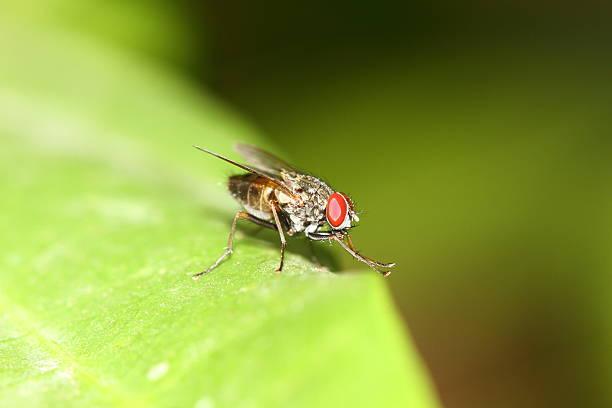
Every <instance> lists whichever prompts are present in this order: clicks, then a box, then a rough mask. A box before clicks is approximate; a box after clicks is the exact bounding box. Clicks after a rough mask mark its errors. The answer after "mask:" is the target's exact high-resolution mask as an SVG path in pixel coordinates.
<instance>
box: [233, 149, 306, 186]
mask: <svg viewBox="0 0 612 408" xmlns="http://www.w3.org/2000/svg"><path fill="white" fill-rule="evenodd" d="M235 149H236V151H237V152H238V153H239V154H240V155H241V156H242V157H244V159H245V160H246V161H247V163H249V164H250V165H251V166H253V167H255V168H256V169H258V170H261V171H262V172H263V173H266V174H269V175H271V176H273V177H275V178H280V173H281V170H288V171H292V172H297V170H295V169H294V168H293V166H291V165H290V164H289V163H287V162H286V161H284V160H282V159H279V158H278V157H276V156H274V155H273V154H270V153H268V152H264V151H263V150H261V149H259V148H257V147H255V146H251V145H248V144H244V143H237V144H236V145H235Z"/></svg>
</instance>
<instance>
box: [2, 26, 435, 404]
mask: <svg viewBox="0 0 612 408" xmlns="http://www.w3.org/2000/svg"><path fill="white" fill-rule="evenodd" d="M0 58H1V59H2V61H3V63H2V64H0V137H1V141H2V149H1V150H0V174H1V176H0V177H1V180H2V182H1V183H0V196H1V197H2V199H1V200H0V211H1V213H2V214H3V216H2V218H1V221H0V222H1V225H0V244H1V247H2V252H1V253H0V270H1V271H2V272H1V273H0V287H1V288H2V291H1V292H0V361H1V364H0V406H3V407H11V406H15V407H21V406H28V407H38V406H41V407H42V406H44V407H49V406H58V407H65V406H78V407H86V406H96V407H107V406H108V407H113V406H125V407H149V406H167V407H188V406H191V407H199V408H203V407H274V406H291V407H313V406H330V407H334V406H352V407H357V406H363V407H371V406H401V407H409V406H412V407H430V406H431V407H433V406H436V402H435V398H434V397H433V394H432V392H431V391H430V386H429V384H428V381H427V379H426V377H425V376H424V374H423V370H422V366H421V363H420V361H419V359H418V357H417V356H416V353H415V352H414V350H413V348H412V347H411V345H410V343H409V342H408V341H407V339H406V338H405V337H404V333H403V329H402V327H401V325H400V323H399V320H398V318H397V315H396V313H395V311H394V308H393V306H392V305H391V302H390V300H389V296H388V293H387V290H386V288H385V285H384V281H383V279H382V278H381V277H380V276H378V275H376V274H375V273H373V272H371V271H363V272H362V273H346V274H332V273H330V272H326V271H325V270H322V269H317V268H315V267H313V266H312V265H311V264H310V263H309V262H308V261H307V260H306V259H305V258H304V257H303V256H301V255H300V254H298V253H292V252H291V250H292V247H294V246H298V245H297V243H296V241H295V240H290V242H289V254H288V259H287V264H286V269H285V272H283V274H281V275H276V274H274V273H272V271H273V270H274V268H275V267H276V265H277V262H278V243H277V241H276V237H275V236H274V235H273V234H271V235H261V236H259V235H255V236H253V235H248V234H244V233H239V234H238V235H237V239H236V252H235V253H234V255H233V256H232V257H231V258H230V259H229V260H227V261H226V262H224V263H223V264H222V265H221V266H220V267H219V268H218V269H216V270H215V271H214V272H213V273H211V274H209V275H207V276H205V277H204V278H202V279H200V280H199V281H193V280H192V279H191V275H192V274H193V273H194V272H197V271H199V270H201V269H202V268H204V267H206V266H207V265H208V264H210V263H211V262H212V261H213V260H214V259H215V258H216V257H217V256H218V255H219V253H220V252H221V251H222V248H223V247H224V245H226V239H227V234H228V229H229V224H230V221H231V217H232V214H233V212H234V211H235V210H236V208H237V206H236V204H235V203H234V202H233V201H232V199H231V197H229V195H228V194H227V193H226V191H225V186H224V182H223V180H224V179H225V177H226V175H227V174H231V173H232V172H233V171H234V169H231V168H228V166H227V165H226V164H225V163H223V162H221V161H219V160H215V159H214V158H211V157H209V156H205V155H203V154H202V153H200V152H197V151H196V150H194V149H192V148H191V145H192V144H196V143H197V144H202V145H204V146H207V147H209V148H211V149H212V150H215V151H219V152H221V153H226V154H230V152H231V145H232V144H233V143H234V142H235V141H237V140H242V141H249V142H251V143H257V144H259V145H262V144H265V143H262V141H261V140H260V139H259V138H258V136H257V135H256V134H255V132H254V131H253V130H252V129H251V128H250V127H249V126H247V125H246V124H245V123H244V122H243V121H242V120H240V119H239V118H237V117H236V116H235V115H233V114H232V113H231V112H229V111H228V110H227V109H225V108H224V107H223V106H221V105H220V104H219V103H218V102H217V101H215V100H214V99H213V98H210V97H207V96H206V95H204V94H202V93H201V92H200V91H199V90H196V89H195V87H194V86H193V85H191V84H189V83H186V82H184V81H182V80H180V79H179V78H177V77H176V76H174V75H172V74H171V73H169V72H167V71H164V70H163V69H159V68H155V67H154V66H150V65H149V64H147V63H145V62H143V61H137V60H135V59H133V58H132V57H130V55H129V54H125V53H124V52H122V51H119V50H116V49H104V48H102V47H101V46H100V44H98V45H97V46H96V45H94V44H93V43H89V42H88V41H87V40H85V39H83V38H76V37H73V36H71V35H69V34H67V33H65V32H62V31H59V30H58V31H52V30H50V29H49V28H48V27H47V29H45V30H40V31H39V30H38V29H36V28H35V27H34V26H30V27H28V26H26V25H22V24H14V23H13V22H11V21H8V20H3V21H0Z"/></svg>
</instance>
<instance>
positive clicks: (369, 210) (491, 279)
mask: <svg viewBox="0 0 612 408" xmlns="http://www.w3.org/2000/svg"><path fill="white" fill-rule="evenodd" d="M611 11H612V8H611V7H609V5H604V4H603V3H599V2H581V3H573V2H568V3H559V2H552V1H536V2H479V1H475V2H458V3H457V2H450V1H437V2H394V1H381V2H375V3H371V2H323V1H314V2H299V3H297V4H296V3H294V2H289V3H287V2H281V1H264V2H256V3H253V2H248V1H233V2H224V1H215V2H212V3H210V4H209V7H205V8H202V9H201V13H200V14H196V16H197V17H196V18H194V19H192V21H193V22H194V24H193V26H198V23H199V22H201V23H202V24H203V25H202V26H200V27H205V29H203V31H202V32H204V33H206V38H208V40H209V43H208V46H209V49H208V53H207V55H208V58H209V59H210V60H209V62H210V64H208V69H207V70H205V71H204V74H203V75H202V78H203V81H204V83H207V84H213V85H214V86H215V89H216V90H217V92H218V94H219V95H221V96H222V98H223V99H224V100H227V101H229V102H231V103H232V104H233V105H235V106H238V107H240V108H241V110H242V112H244V113H246V114H248V115H249V116H250V118H251V119H252V120H254V121H255V122H256V123H258V124H259V126H260V127H261V128H262V129H263V130H264V132H265V133H266V134H268V135H270V137H272V138H273V139H274V140H275V141H276V142H277V143H278V144H280V145H282V146H284V147H285V151H286V152H287V154H288V155H289V157H290V158H291V159H293V161H294V162H295V163H297V164H298V165H300V166H302V167H304V168H306V169H310V170H311V171H312V172H313V173H314V174H316V175H320V176H322V177H324V178H326V179H327V180H329V182H330V183H332V185H333V186H335V188H337V189H340V190H341V191H344V192H347V193H348V194H350V196H351V197H352V198H353V200H354V201H355V203H356V205H357V206H358V208H359V209H360V210H363V211H364V214H363V216H362V217H361V225H360V227H359V228H357V229H356V230H355V232H354V233H353V236H354V239H355V242H356V243H357V245H358V247H359V248H361V249H362V250H363V251H364V253H366V254H368V255H369V256H372V257H375V258H377V259H383V260H393V261H396V262H397V263H398V267H397V270H396V271H395V272H394V273H393V274H392V275H391V277H390V279H389V281H388V284H389V287H390V288H391V290H392V291H393V294H394V295H395V301H396V303H397V305H398V306H399V308H400V310H401V312H402V314H403V316H404V318H405V322H406V324H407V325H408V326H409V327H410V328H411V330H412V334H413V336H414V339H415V341H416V344H417V346H418V348H419V350H420V351H421V353H422V355H423V356H424V358H425V361H426V363H427V365H428V367H429V370H430V373H431V375H432V377H433V380H434V382H435V384H436V386H437V389H438V391H439V393H440V395H441V399H442V401H443V403H444V404H445V405H446V406H448V407H461V408H478V407H482V408H485V407H544V406H547V407H550V406H557V407H559V406H568V407H576V406H610V403H611V401H610V400H609V399H607V397H608V395H607V391H608V389H609V381H610V377H609V376H608V375H607V374H608V373H607V371H608V366H609V351H610V347H611V346H612V343H610V342H609V341H608V340H607V338H608V336H607V335H606V333H607V330H608V326H609V324H608V322H607V320H608V319H609V314H608V310H609V307H610V305H609V301H608V300H607V299H606V298H607V296H606V295H607V293H608V290H609V287H610V286H609V270H610V269H609V268H610V255H609V253H610V251H609V246H610V242H611V241H610V226H611V225H610V214H611V213H610V209H611V204H610V203H611V198H612V196H611V193H612V191H611V189H610V187H611V185H612V182H611V180H612V179H611V176H612V172H611V170H612V149H611V148H612V132H611V130H612V116H611V114H612V110H611V109H612V104H611V102H612V75H611V73H612V47H610V44H612V42H611V40H612V36H611V33H612V29H611V25H610V23H611V22H612V20H611V19H610V16H611ZM337 256H338V257H339V258H340V259H341V260H342V266H343V268H351V267H355V264H354V261H353V260H352V259H350V258H349V257H347V256H345V255H343V254H340V253H338V254H337Z"/></svg>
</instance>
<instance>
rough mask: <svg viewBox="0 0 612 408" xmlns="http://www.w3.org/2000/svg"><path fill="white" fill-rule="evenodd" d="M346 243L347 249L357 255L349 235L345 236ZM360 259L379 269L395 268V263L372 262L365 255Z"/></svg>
mask: <svg viewBox="0 0 612 408" xmlns="http://www.w3.org/2000/svg"><path fill="white" fill-rule="evenodd" d="M346 242H348V245H349V247H350V248H351V249H352V250H353V251H354V252H355V253H358V252H357V250H356V249H355V246H354V245H353V240H352V239H351V236H350V235H347V236H346ZM360 256H361V257H363V258H365V259H367V260H368V261H370V262H371V263H373V264H374V265H378V266H380V267H383V268H393V267H394V266H395V263H382V262H378V261H375V260H373V259H372V258H368V257H367V256H365V255H360Z"/></svg>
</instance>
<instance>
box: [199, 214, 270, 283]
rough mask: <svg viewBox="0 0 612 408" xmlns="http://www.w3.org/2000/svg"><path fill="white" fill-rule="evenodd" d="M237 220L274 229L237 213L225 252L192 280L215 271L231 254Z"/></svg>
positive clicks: (254, 218) (267, 224)
mask: <svg viewBox="0 0 612 408" xmlns="http://www.w3.org/2000/svg"><path fill="white" fill-rule="evenodd" d="M238 218H244V219H245V220H249V221H251V222H254V223H255V224H257V225H260V226H262V227H267V228H270V229H276V226H275V225H274V224H272V223H269V222H267V221H264V220H260V219H259V218H257V217H254V216H252V215H251V214H249V213H246V212H244V211H239V212H237V213H236V215H235V216H234V221H233V222H232V229H231V230H230V234H229V239H228V241H227V249H226V250H225V252H223V253H222V254H221V256H220V257H219V258H217V260H216V261H215V263H213V264H212V265H210V266H209V267H208V268H207V269H206V270H204V271H202V272H200V273H196V274H195V275H193V279H194V280H197V279H199V278H200V277H201V276H202V275H204V274H207V273H208V272H210V271H212V270H213V269H215V268H216V267H217V266H218V265H219V264H220V263H221V261H223V260H224V259H225V258H226V257H228V256H229V255H230V254H231V253H232V252H233V246H234V234H235V233H236V222H237V221H238Z"/></svg>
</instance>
